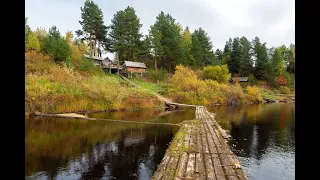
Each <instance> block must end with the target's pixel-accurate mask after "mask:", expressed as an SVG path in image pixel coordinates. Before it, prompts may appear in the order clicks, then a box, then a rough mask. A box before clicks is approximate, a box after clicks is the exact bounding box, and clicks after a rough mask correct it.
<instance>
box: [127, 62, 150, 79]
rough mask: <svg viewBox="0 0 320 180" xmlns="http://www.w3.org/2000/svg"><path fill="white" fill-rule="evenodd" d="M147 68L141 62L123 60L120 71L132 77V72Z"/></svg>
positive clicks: (142, 70)
mask: <svg viewBox="0 0 320 180" xmlns="http://www.w3.org/2000/svg"><path fill="white" fill-rule="evenodd" d="M146 70H147V66H146V65H145V64H144V63H141V62H132V61H124V63H123V65H122V71H123V72H125V73H126V74H127V75H128V76H129V75H130V76H131V77H132V73H139V74H141V76H142V74H143V73H145V72H146Z"/></svg>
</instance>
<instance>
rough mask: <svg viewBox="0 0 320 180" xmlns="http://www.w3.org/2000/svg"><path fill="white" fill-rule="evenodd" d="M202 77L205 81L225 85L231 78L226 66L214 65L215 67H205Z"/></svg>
mask: <svg viewBox="0 0 320 180" xmlns="http://www.w3.org/2000/svg"><path fill="white" fill-rule="evenodd" d="M203 76H204V78H205V79H212V80H216V81H217V82H219V83H227V82H228V80H229V79H230V77H231V74H230V73H229V69H228V66H227V65H226V64H225V65H222V66H219V65H216V66H206V67H204V68H203Z"/></svg>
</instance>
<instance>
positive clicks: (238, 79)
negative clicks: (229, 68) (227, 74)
mask: <svg viewBox="0 0 320 180" xmlns="http://www.w3.org/2000/svg"><path fill="white" fill-rule="evenodd" d="M248 78H249V77H232V78H231V80H232V82H235V81H237V82H248Z"/></svg>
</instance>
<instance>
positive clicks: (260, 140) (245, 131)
mask: <svg viewBox="0 0 320 180" xmlns="http://www.w3.org/2000/svg"><path fill="white" fill-rule="evenodd" d="M294 107H295V105H294V104H261V105H250V106H238V107H232V106H219V107H212V108H210V111H211V112H215V113H216V120H217V121H218V123H219V124H220V125H221V126H222V127H223V128H226V129H228V130H230V134H231V136H232V137H233V141H232V142H231V144H233V145H232V146H233V149H234V152H235V153H236V154H237V155H238V156H243V157H254V158H255V159H257V160H258V161H257V162H258V163H259V160H261V159H262V158H263V155H264V154H265V153H266V151H267V150H268V148H279V149H280V150H281V151H283V152H287V151H291V150H292V149H294V147H295V146H294V145H295V144H294V143H295V126H294V123H295V109H294Z"/></svg>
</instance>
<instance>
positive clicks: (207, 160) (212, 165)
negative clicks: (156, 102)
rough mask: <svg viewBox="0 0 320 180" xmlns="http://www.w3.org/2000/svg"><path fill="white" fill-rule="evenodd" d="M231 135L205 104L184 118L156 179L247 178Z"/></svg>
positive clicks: (218, 179) (156, 174)
mask: <svg viewBox="0 0 320 180" xmlns="http://www.w3.org/2000/svg"><path fill="white" fill-rule="evenodd" d="M228 138H229V137H228V135H227V134H226V133H225V132H224V130H223V129H222V128H221V127H220V126H219V125H218V123H217V122H216V121H215V119H214V114H213V113H210V112H209V111H207V110H206V108H205V107H203V106H197V107H196V120H190V121H183V123H182V126H181V128H180V130H179V131H178V132H177V134H176V135H175V137H174V139H173V141H172V142H171V144H170V146H169V148H168V149H167V151H166V154H165V155H164V157H163V159H162V161H161V163H160V164H159V166H158V168H157V170H156V172H155V173H154V175H153V177H152V179H154V180H158V179H174V180H179V179H217V180H220V179H221V180H222V179H232V180H238V179H241V180H242V179H247V177H246V175H245V174H244V172H243V170H242V168H241V166H240V163H239V161H238V159H237V157H236V155H235V154H233V152H232V151H231V150H230V148H229V145H228V144H227V140H228Z"/></svg>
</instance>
